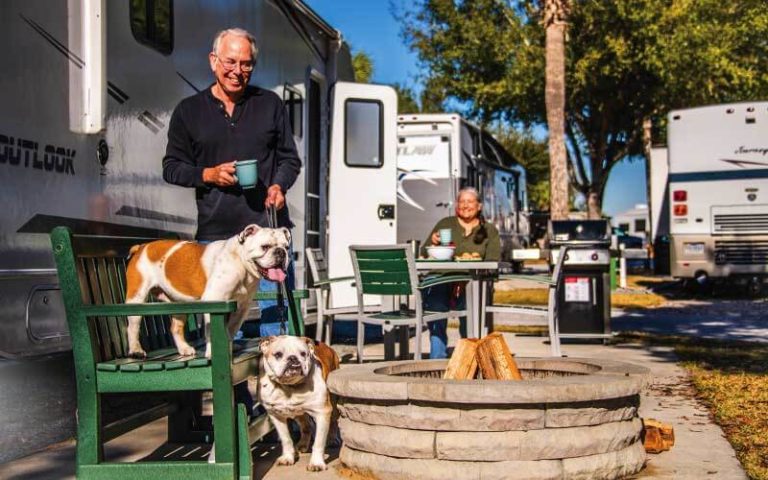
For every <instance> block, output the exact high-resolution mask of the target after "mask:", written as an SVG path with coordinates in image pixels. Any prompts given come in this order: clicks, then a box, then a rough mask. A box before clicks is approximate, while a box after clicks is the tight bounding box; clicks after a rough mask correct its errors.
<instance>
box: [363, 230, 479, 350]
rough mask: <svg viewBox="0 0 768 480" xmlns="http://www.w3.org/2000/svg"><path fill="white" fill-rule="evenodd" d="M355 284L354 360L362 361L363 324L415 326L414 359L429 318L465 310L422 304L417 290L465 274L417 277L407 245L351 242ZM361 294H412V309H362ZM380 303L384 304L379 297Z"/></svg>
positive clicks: (456, 279) (459, 278)
mask: <svg viewBox="0 0 768 480" xmlns="http://www.w3.org/2000/svg"><path fill="white" fill-rule="evenodd" d="M349 251H350V254H351V256H352V265H353V267H354V270H355V285H356V287H357V361H358V362H359V363H362V361H363V346H364V342H365V324H366V323H369V324H374V325H382V326H392V327H397V326H409V327H410V326H413V327H415V329H416V349H415V352H414V353H415V355H414V358H415V360H417V361H418V360H421V332H422V330H423V329H424V327H425V326H426V325H427V323H429V322H433V321H435V320H443V319H447V318H449V317H454V316H464V315H466V314H467V312H466V310H461V311H455V310H454V311H448V312H431V311H424V310H423V308H422V297H421V291H422V290H423V289H425V288H428V287H431V286H434V285H439V284H443V283H453V282H468V281H470V280H471V277H470V276H468V275H442V276H439V277H433V278H429V279H425V280H424V281H420V280H419V276H418V273H417V271H416V263H415V259H414V256H413V250H411V247H410V245H407V244H401V245H375V246H371V245H365V246H363V245H352V246H350V247H349ZM365 295H382V296H393V297H398V296H402V295H413V297H414V298H413V305H414V308H413V309H410V308H408V309H405V308H398V307H399V303H400V302H399V301H396V302H394V309H393V310H391V311H381V312H374V313H366V312H365V302H364V296H365ZM382 304H386V302H384V301H383V300H382Z"/></svg>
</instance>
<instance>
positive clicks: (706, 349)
mask: <svg viewBox="0 0 768 480" xmlns="http://www.w3.org/2000/svg"><path fill="white" fill-rule="evenodd" d="M621 338H623V339H625V340H641V341H643V342H645V343H650V344H655V345H669V346H673V347H674V349H675V353H676V354H677V355H678V356H679V358H680V360H681V361H682V366H683V367H684V368H685V369H686V370H687V371H688V372H689V373H690V375H691V378H692V380H693V385H694V386H695V388H696V391H697V392H698V395H699V396H700V398H701V399H702V400H703V401H704V403H705V404H706V405H707V406H708V407H709V409H710V411H711V412H712V415H713V416H714V418H715V421H716V422H717V423H718V425H720V426H721V427H722V429H723V431H724V432H725V435H726V437H727V438H728V441H729V442H730V443H731V445H733V448H734V450H735V451H736V455H737V456H738V458H739V461H740V462H741V464H742V466H743V467H744V470H745V471H746V473H747V475H748V476H749V478H752V479H763V480H766V479H768V345H763V344H756V343H749V342H724V341H718V340H705V339H699V338H695V337H676V336H656V335H650V334H642V333H640V334H628V335H622V337H621Z"/></svg>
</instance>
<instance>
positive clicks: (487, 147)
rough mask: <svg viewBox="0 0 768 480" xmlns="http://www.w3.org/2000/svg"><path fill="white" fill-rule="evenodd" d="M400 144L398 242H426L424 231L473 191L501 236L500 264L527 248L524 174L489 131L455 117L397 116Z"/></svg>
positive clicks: (527, 227) (438, 115)
mask: <svg viewBox="0 0 768 480" xmlns="http://www.w3.org/2000/svg"><path fill="white" fill-rule="evenodd" d="M397 142H398V143H397V170H398V172H397V176H398V180H397V213H398V223H397V239H398V241H399V242H401V243H402V242H407V241H410V240H418V241H424V239H425V238H426V237H427V235H428V233H429V231H428V230H425V228H426V229H428V228H429V226H431V225H434V224H435V223H437V221H438V220H440V219H441V218H443V217H446V216H449V215H454V209H455V205H454V201H455V199H456V195H457V193H458V191H459V190H460V189H461V188H463V187H467V186H469V187H475V188H477V189H478V191H479V192H480V194H481V196H482V199H483V209H482V212H483V215H484V216H485V218H486V220H487V221H488V222H491V223H493V224H494V225H495V226H496V227H497V228H498V230H499V235H500V237H501V243H502V260H504V261H509V262H511V261H512V260H513V258H512V251H513V249H521V248H528V246H529V243H530V228H529V221H528V196H527V190H526V172H525V168H523V166H522V165H520V164H519V163H518V162H517V161H515V160H514V159H513V158H512V156H511V155H510V154H509V153H508V152H507V151H506V150H505V149H504V148H503V147H502V146H501V145H500V144H499V143H498V142H497V141H496V139H494V138H493V136H491V135H490V134H489V133H488V132H487V131H485V130H483V129H480V128H479V127H477V126H476V125H473V124H472V123H470V122H468V121H467V120H465V119H463V118H461V117H460V116H459V115H457V114H444V113H441V114H418V115H399V116H398V125H397Z"/></svg>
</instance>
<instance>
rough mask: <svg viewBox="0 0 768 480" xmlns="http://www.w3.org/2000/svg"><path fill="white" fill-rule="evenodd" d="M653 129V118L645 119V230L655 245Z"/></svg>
mask: <svg viewBox="0 0 768 480" xmlns="http://www.w3.org/2000/svg"><path fill="white" fill-rule="evenodd" d="M651 127H652V124H651V118H650V117H645V118H644V119H643V155H645V198H646V203H647V204H648V220H649V221H648V224H647V225H646V227H645V228H646V229H647V236H646V238H647V239H648V241H649V242H650V243H653V238H651V229H652V227H651V222H652V221H653V218H651V212H653V205H651V147H652V139H651Z"/></svg>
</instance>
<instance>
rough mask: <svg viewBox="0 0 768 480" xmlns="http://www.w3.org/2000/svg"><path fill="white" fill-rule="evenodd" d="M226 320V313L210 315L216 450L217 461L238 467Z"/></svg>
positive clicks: (230, 355)
mask: <svg viewBox="0 0 768 480" xmlns="http://www.w3.org/2000/svg"><path fill="white" fill-rule="evenodd" d="M225 321H226V316H225V315H220V314H212V315H211V323H210V329H211V344H212V347H213V355H212V356H211V374H212V377H213V378H212V379H211V380H212V384H213V438H214V445H213V449H214V454H215V462H216V463H217V464H218V463H224V464H231V465H232V467H233V470H236V469H237V464H236V458H237V453H236V450H235V449H236V448H237V440H236V414H235V399H234V391H233V388H232V351H231V346H230V343H229V342H230V340H229V333H228V332H227V328H226V324H225Z"/></svg>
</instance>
